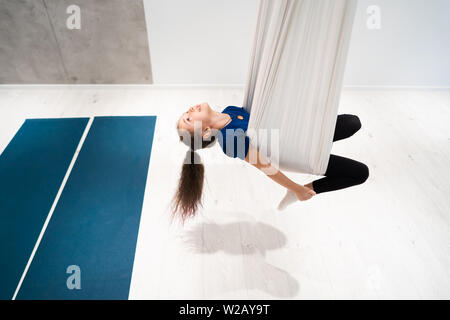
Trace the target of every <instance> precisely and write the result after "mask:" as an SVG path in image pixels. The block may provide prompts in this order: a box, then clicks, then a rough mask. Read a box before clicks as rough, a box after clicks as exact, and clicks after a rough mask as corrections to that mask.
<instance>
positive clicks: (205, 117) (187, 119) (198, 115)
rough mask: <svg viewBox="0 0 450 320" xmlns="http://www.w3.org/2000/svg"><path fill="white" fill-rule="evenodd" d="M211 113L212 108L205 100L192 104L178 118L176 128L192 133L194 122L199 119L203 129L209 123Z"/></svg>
mask: <svg viewBox="0 0 450 320" xmlns="http://www.w3.org/2000/svg"><path fill="white" fill-rule="evenodd" d="M212 113H213V110H212V109H211V107H210V106H209V104H208V103H206V102H203V103H201V104H197V105H195V106H192V107H190V108H189V109H188V110H187V111H186V112H184V113H183V114H182V115H181V117H180V118H179V119H178V129H182V130H188V131H189V132H190V133H193V132H194V123H196V122H197V121H200V122H201V126H202V131H203V130H204V129H206V127H208V126H209V125H210V122H211V115H212ZM196 129H197V127H196Z"/></svg>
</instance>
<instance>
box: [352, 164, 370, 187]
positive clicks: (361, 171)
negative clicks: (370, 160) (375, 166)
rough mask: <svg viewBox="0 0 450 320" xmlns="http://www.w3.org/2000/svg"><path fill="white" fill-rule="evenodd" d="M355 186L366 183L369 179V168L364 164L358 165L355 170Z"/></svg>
mask: <svg viewBox="0 0 450 320" xmlns="http://www.w3.org/2000/svg"><path fill="white" fill-rule="evenodd" d="M354 178H355V180H356V182H357V184H361V183H364V182H366V180H367V179H368V178H369V167H368V166H367V165H365V164H364V163H360V165H359V166H358V170H357V175H356V176H355V177H354Z"/></svg>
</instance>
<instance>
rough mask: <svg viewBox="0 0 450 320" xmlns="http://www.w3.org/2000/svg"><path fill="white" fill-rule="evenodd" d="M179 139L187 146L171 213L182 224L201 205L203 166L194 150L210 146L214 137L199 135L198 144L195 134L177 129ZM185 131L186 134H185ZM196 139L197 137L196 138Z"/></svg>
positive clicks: (193, 214)
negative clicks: (208, 137) (179, 219)
mask: <svg viewBox="0 0 450 320" xmlns="http://www.w3.org/2000/svg"><path fill="white" fill-rule="evenodd" d="M178 133H179V136H180V141H182V142H183V143H184V144H186V145H187V146H188V147H189V150H188V151H187V152H186V156H185V158H184V161H183V165H182V168H181V176H180V180H179V182H178V188H177V191H176V193H175V196H174V198H173V200H172V208H173V210H172V213H173V215H174V216H176V215H177V213H178V215H179V217H180V218H181V220H182V222H183V224H184V221H185V220H186V219H187V218H190V217H193V216H195V214H196V212H197V210H198V207H199V206H201V205H202V192H203V180H204V177H205V167H204V166H203V163H202V162H201V159H200V156H199V155H198V153H197V152H195V150H197V149H203V148H207V147H210V146H211V145H212V144H213V143H214V142H215V141H216V137H215V136H212V137H211V138H210V139H208V140H203V139H202V138H201V137H200V139H201V140H200V139H199V141H201V143H200V144H199V145H196V144H198V142H197V140H196V139H195V135H190V134H189V133H188V132H187V131H186V132H183V133H182V132H181V131H178ZM186 133H187V134H186ZM197 139H198V138H197Z"/></svg>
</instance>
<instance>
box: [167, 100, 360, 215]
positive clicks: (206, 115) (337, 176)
mask: <svg viewBox="0 0 450 320" xmlns="http://www.w3.org/2000/svg"><path fill="white" fill-rule="evenodd" d="M249 117H250V115H249V113H248V112H247V111H245V110H244V109H243V108H239V107H235V106H228V107H226V108H225V109H224V110H223V111H222V112H217V111H214V110H212V109H211V107H210V106H209V104H208V103H206V102H204V103H201V104H198V105H195V106H193V107H191V108H189V110H187V111H186V112H184V113H183V114H182V115H181V117H180V118H179V119H178V122H177V130H178V133H179V136H180V140H181V141H182V142H183V143H185V144H186V145H187V146H188V147H189V149H188V151H187V153H186V158H185V161H184V164H183V167H182V171H181V177H180V181H179V184H178V189H177V192H176V194H175V197H174V199H173V207H174V210H173V213H174V214H175V213H176V212H180V215H181V218H182V220H183V221H184V220H185V219H186V218H188V217H190V216H194V215H195V213H196V211H197V208H198V206H199V205H200V204H201V196H202V190H203V177H204V167H203V164H202V163H201V161H200V157H199V156H198V154H197V153H196V152H195V150H197V149H202V148H207V147H209V146H211V145H213V144H214V142H216V141H219V143H220V146H221V147H222V150H223V151H224V153H225V154H226V155H227V156H230V157H233V158H240V159H242V160H244V161H247V162H249V163H251V164H252V165H253V166H254V167H256V168H258V169H260V170H262V171H263V172H264V173H266V174H267V176H268V177H269V178H271V179H272V180H273V181H275V182H277V183H278V184H280V185H281V186H283V187H285V188H286V189H287V192H288V194H289V193H290V194H292V195H295V197H296V198H297V199H298V200H300V201H305V200H308V199H310V198H311V197H313V196H315V195H316V194H318V193H324V192H330V191H334V190H339V189H343V188H348V187H351V186H355V185H358V184H361V183H363V182H365V181H366V180H367V178H368V177H369V168H368V167H367V166H366V165H365V164H363V163H361V162H358V161H355V160H352V159H348V158H344V157H341V156H337V155H334V154H331V155H330V159H329V163H328V167H327V170H326V172H325V174H324V178H321V179H318V180H315V181H312V182H310V183H308V184H306V185H300V184H297V183H295V182H294V181H292V180H290V179H289V178H288V177H286V176H285V175H284V174H283V173H282V172H281V171H280V170H277V169H276V168H274V167H272V166H271V165H270V164H269V163H267V162H266V161H265V159H263V158H262V157H261V155H260V154H259V153H258V151H257V150H256V148H254V147H253V146H252V145H251V144H250V141H249V138H248V137H247V136H246V135H245V132H246V131H247V127H248V120H249ZM360 128H361V122H360V120H359V118H358V117H357V116H355V115H351V114H342V115H338V117H337V122H336V128H335V132H334V138H333V141H338V140H342V139H345V138H348V137H350V136H352V135H353V134H355V132H357V131H358V130H359V129H360ZM218 133H220V134H218ZM196 137H197V138H196ZM218 137H219V139H218ZM196 139H197V140H196ZM195 141H197V143H196V142H195ZM230 142H234V143H230ZM250 159H255V160H256V161H250Z"/></svg>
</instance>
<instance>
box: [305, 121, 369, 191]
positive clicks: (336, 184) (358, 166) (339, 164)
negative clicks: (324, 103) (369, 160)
mask: <svg viewBox="0 0 450 320" xmlns="http://www.w3.org/2000/svg"><path fill="white" fill-rule="evenodd" d="M359 129H361V121H360V120H359V118H358V116H355V115H352V114H340V115H338V117H337V121H336V128H335V131H334V138H333V142H334V141H338V140H342V139H345V138H348V137H350V136H352V135H354V134H355V132H357V131H358V130H359ZM324 176H325V177H324V178H322V179H319V180H315V181H313V183H312V185H313V189H314V191H315V192H316V193H317V194H319V193H323V192H329V191H334V190H339V189H344V188H348V187H351V186H355V185H358V184H361V183H363V182H364V181H366V180H367V178H368V177H369V168H368V167H367V166H366V165H365V164H364V163H362V162H358V161H355V160H352V159H349V158H344V157H341V156H337V155H334V154H331V155H330V160H329V162H328V167H327V170H326V172H325V174H324Z"/></svg>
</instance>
